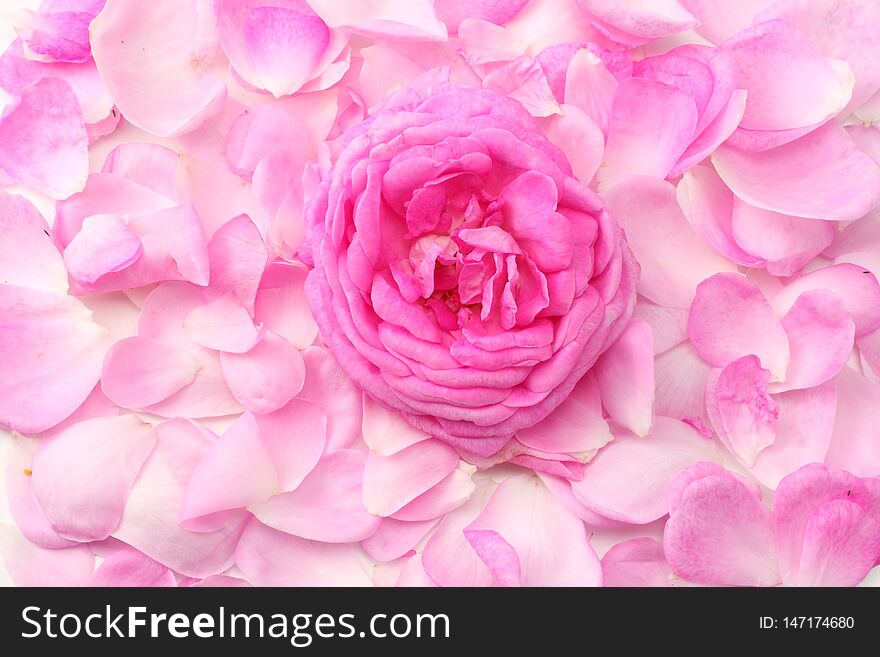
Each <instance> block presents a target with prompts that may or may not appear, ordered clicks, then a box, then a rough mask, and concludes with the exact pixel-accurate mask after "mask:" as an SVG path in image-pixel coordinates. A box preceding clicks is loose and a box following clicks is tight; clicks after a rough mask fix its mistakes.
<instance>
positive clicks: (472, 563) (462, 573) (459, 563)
mask: <svg viewBox="0 0 880 657" xmlns="http://www.w3.org/2000/svg"><path fill="white" fill-rule="evenodd" d="M492 491H493V487H491V486H489V485H487V484H486V483H483V484H482V485H480V486H478V487H477V490H476V492H475V494H474V495H473V497H471V499H470V500H468V501H467V503H465V504H464V505H462V506H460V507H459V508H457V509H456V510H455V511H453V512H452V513H449V514H447V515H446V516H445V517H444V518H443V520H441V521H440V524H438V525H437V527H436V529H435V530H434V532H433V533H432V534H431V537H430V538H429V539H428V542H427V543H426V544H425V549H424V550H423V552H422V564H423V566H424V568H425V572H426V573H427V574H428V576H429V577H430V578H431V580H432V581H433V582H434V583H435V584H437V585H438V586H490V585H492V584H493V582H494V581H495V578H494V576H493V574H492V572H491V571H490V570H489V568H488V567H487V566H486V564H485V563H483V561H482V560H481V559H480V557H479V556H478V555H477V553H476V552H474V549H473V547H471V544H470V543H469V542H468V540H467V539H466V538H465V535H464V529H465V528H466V527H467V526H468V525H469V524H470V523H471V522H473V521H474V520H475V519H476V518H477V517H478V516H479V515H480V512H481V511H482V510H483V508H484V507H485V506H486V503H487V501H488V500H489V496H490V495H491V493H492Z"/></svg>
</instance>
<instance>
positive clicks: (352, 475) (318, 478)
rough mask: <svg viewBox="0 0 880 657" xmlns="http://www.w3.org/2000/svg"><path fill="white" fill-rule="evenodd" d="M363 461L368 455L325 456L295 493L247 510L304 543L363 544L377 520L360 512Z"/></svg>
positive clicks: (345, 452) (341, 452)
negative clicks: (301, 539)
mask: <svg viewBox="0 0 880 657" xmlns="http://www.w3.org/2000/svg"><path fill="white" fill-rule="evenodd" d="M366 458H367V455H366V453H364V452H361V451H355V450H339V451H337V452H333V453H332V454H327V455H325V456H323V457H322V458H321V460H320V461H318V464H317V465H316V466H315V469H314V470H312V471H311V472H310V473H309V474H308V476H306V478H305V479H303V481H302V483H301V484H300V485H299V486H297V487H296V489H295V490H293V491H291V492H289V493H282V494H280V495H275V496H274V497H272V498H270V499H268V500H266V501H264V502H257V503H254V504H251V505H250V506H249V509H250V511H251V512H253V514H254V515H255V516H256V517H257V518H258V519H259V520H260V521H261V522H262V523H264V524H266V525H268V526H270V527H273V528H275V529H278V530H280V531H283V532H286V533H288V534H294V535H295V536H300V537H302V538H307V539H311V540H315V541H325V542H328V543H349V542H353V541H362V540H364V539H365V538H368V537H369V536H371V535H372V534H373V533H374V532H375V531H376V529H378V527H379V522H380V521H381V519H380V518H379V517H377V516H374V515H371V514H370V513H369V512H368V511H367V509H365V508H364V503H363V499H362V498H363V484H362V482H363V479H364V465H365V463H366Z"/></svg>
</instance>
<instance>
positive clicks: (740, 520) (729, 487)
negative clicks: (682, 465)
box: [663, 471, 779, 586]
mask: <svg viewBox="0 0 880 657" xmlns="http://www.w3.org/2000/svg"><path fill="white" fill-rule="evenodd" d="M682 476H688V475H682ZM663 547H664V552H665V554H666V559H667V561H668V562H669V565H670V566H672V569H673V570H674V571H675V573H676V574H677V575H679V576H680V577H683V578H684V579H687V580H690V581H693V582H697V583H701V584H712V585H733V586H772V585H774V584H776V583H778V582H779V573H778V571H777V568H776V553H775V550H774V549H773V526H772V519H771V515H770V512H769V511H768V510H767V509H766V508H764V507H763V506H762V504H761V502H760V501H759V500H758V499H756V497H755V495H754V493H753V492H752V491H751V490H749V487H748V486H746V485H745V484H744V483H743V482H741V481H740V480H739V479H737V478H736V477H734V476H733V475H732V474H730V473H729V472H726V471H724V472H722V473H717V474H707V475H706V476H703V477H699V478H697V479H695V480H693V481H691V482H690V483H689V484H688V485H687V487H686V488H685V489H684V491H683V492H682V494H681V501H680V503H679V504H678V506H677V507H676V508H675V509H674V510H673V512H672V514H671V515H670V517H669V520H668V521H667V522H666V529H665V531H664V536H663Z"/></svg>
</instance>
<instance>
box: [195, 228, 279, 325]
mask: <svg viewBox="0 0 880 657" xmlns="http://www.w3.org/2000/svg"><path fill="white" fill-rule="evenodd" d="M208 257H209V258H210V260H211V290H212V291H213V292H216V293H218V294H230V295H232V296H233V297H234V298H236V299H237V300H238V301H239V303H241V305H242V306H244V307H245V309H247V311H248V312H249V313H250V314H251V315H253V312H254V299H255V298H256V295H257V287H258V286H259V284H260V279H261V278H262V276H263V271H264V270H265V269H266V265H267V264H268V260H269V252H268V250H267V249H266V245H265V243H264V242H263V237H262V236H261V235H260V231H259V229H258V228H257V227H256V225H255V224H254V222H253V221H251V219H250V217H248V216H247V215H244V214H242V215H239V216H237V217H235V218H233V219H230V220H229V221H227V222H226V223H225V224H223V225H222V226H220V228H218V229H217V231H216V232H215V233H214V235H213V236H212V237H211V241H210V242H209V243H208Z"/></svg>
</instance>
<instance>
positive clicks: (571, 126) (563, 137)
mask: <svg viewBox="0 0 880 657" xmlns="http://www.w3.org/2000/svg"><path fill="white" fill-rule="evenodd" d="M583 52H585V51H583ZM560 109H561V110H562V114H558V115H555V116H550V117H548V118H547V119H546V123H545V125H544V134H545V135H546V136H547V138H548V139H549V140H550V141H551V142H553V143H554V144H555V145H556V146H557V147H558V148H559V149H560V150H561V151H562V152H563V153H564V154H565V156H566V158H567V159H568V161H569V163H570V164H571V169H572V172H573V173H574V176H575V178H577V179H578V180H580V181H581V182H582V183H584V184H585V185H586V184H589V183H590V181H591V180H592V179H593V176H594V175H596V171H597V170H598V169H599V165H600V164H601V163H602V154H603V153H604V149H605V135H603V134H602V131H601V130H600V129H599V126H597V125H596V124H595V123H594V122H593V120H592V119H591V118H590V117H589V116H588V115H587V114H586V113H585V112H584V111H583V110H582V109H580V108H579V107H577V106H575V105H562V106H560Z"/></svg>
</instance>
